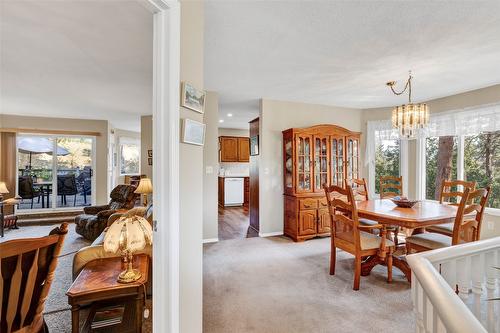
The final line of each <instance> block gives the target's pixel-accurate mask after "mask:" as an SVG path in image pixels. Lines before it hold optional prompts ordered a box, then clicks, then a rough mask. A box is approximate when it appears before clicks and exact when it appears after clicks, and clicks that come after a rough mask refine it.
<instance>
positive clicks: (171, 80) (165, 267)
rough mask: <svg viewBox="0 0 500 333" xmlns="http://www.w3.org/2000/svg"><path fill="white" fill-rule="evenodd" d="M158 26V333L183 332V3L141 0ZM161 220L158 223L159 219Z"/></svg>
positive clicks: (155, 242) (155, 140)
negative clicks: (180, 229) (180, 202)
mask: <svg viewBox="0 0 500 333" xmlns="http://www.w3.org/2000/svg"><path fill="white" fill-rule="evenodd" d="M138 1H140V3H142V4H143V5H145V6H146V7H147V8H148V9H149V10H151V12H152V13H153V17H154V30H153V34H154V37H153V152H154V155H153V186H154V192H153V202H154V206H153V207H154V219H155V222H154V224H155V225H154V230H155V232H154V235H153V266H154V269H153V295H154V296H153V308H154V312H155V315H154V316H153V332H165V333H177V332H179V320H180V317H179V96H180V91H179V86H180V3H179V2H178V1H177V0H138ZM156 221H158V222H156Z"/></svg>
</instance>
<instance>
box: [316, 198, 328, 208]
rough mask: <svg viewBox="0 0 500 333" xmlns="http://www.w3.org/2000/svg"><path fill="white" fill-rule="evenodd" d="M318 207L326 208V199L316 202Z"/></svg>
mask: <svg viewBox="0 0 500 333" xmlns="http://www.w3.org/2000/svg"><path fill="white" fill-rule="evenodd" d="M318 207H319V208H328V203H327V202H326V198H323V199H319V200H318Z"/></svg>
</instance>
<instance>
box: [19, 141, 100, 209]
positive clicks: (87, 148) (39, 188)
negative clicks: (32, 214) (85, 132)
mask: <svg viewBox="0 0 500 333" xmlns="http://www.w3.org/2000/svg"><path fill="white" fill-rule="evenodd" d="M94 144H95V138H93V137H79V136H56V135H36V134H29V135H22V134H21V135H18V137H17V167H18V170H17V172H18V184H17V194H18V195H19V196H20V197H21V198H22V200H21V203H20V204H19V208H20V209H56V208H68V207H70V208H72V207H82V206H89V205H91V204H92V203H93V193H95V190H94V189H93V186H95V185H93V183H94V182H93V178H92V177H93V176H94V162H95V158H94Z"/></svg>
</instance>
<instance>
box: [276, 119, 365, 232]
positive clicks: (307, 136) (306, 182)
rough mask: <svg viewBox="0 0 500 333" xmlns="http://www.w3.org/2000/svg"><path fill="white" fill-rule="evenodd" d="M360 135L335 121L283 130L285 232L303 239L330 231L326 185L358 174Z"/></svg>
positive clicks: (335, 183) (342, 183)
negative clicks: (325, 192)
mask: <svg viewBox="0 0 500 333" xmlns="http://www.w3.org/2000/svg"><path fill="white" fill-rule="evenodd" d="M360 136H361V134H360V133H358V132H353V131H350V130H348V129H345V128H342V127H340V126H336V125H317V126H312V127H308V128H291V129H288V130H286V131H283V168H284V172H283V176H284V179H283V182H284V233H285V235H287V236H289V237H290V238H292V239H293V240H295V241H302V240H305V239H308V238H313V237H316V236H326V235H329V234H330V217H329V213H328V206H327V203H326V198H325V197H324V196H325V194H324V190H323V185H325V184H326V185H338V186H341V187H344V182H345V180H348V181H349V180H351V179H353V178H359V167H360V165H359V152H360V146H359V142H360Z"/></svg>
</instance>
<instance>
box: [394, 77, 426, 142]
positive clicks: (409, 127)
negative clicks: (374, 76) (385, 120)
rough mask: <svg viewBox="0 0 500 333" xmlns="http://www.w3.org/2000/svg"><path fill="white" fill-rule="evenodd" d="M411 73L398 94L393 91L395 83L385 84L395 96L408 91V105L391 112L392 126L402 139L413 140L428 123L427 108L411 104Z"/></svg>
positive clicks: (420, 104)
mask: <svg viewBox="0 0 500 333" xmlns="http://www.w3.org/2000/svg"><path fill="white" fill-rule="evenodd" d="M411 79H412V76H411V72H410V74H409V77H408V81H406V85H405V87H404V89H403V90H402V91H400V92H397V91H395V90H394V85H395V84H396V81H390V82H387V85H388V86H389V87H390V88H391V90H392V92H393V93H394V94H395V95H401V94H403V93H404V92H405V91H406V90H407V89H408V104H403V105H399V106H396V107H394V110H393V111H392V126H393V127H394V128H397V129H398V132H399V136H400V137H401V138H402V139H415V138H416V137H417V136H418V133H419V132H420V131H421V130H422V129H424V128H425V127H426V126H427V124H428V123H429V107H428V106H427V104H425V103H417V104H414V103H412V102H411Z"/></svg>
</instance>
